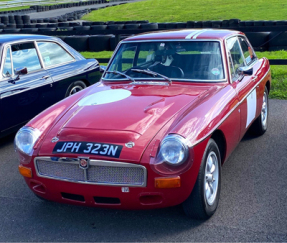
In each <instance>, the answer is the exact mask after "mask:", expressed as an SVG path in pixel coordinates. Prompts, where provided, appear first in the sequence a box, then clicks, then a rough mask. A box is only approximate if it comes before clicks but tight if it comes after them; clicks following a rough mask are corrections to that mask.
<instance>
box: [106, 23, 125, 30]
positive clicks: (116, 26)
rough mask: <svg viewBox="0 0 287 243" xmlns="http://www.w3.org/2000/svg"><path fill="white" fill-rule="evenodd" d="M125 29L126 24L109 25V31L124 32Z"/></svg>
mask: <svg viewBox="0 0 287 243" xmlns="http://www.w3.org/2000/svg"><path fill="white" fill-rule="evenodd" d="M123 28H124V24H110V25H108V29H109V30H122V29H123Z"/></svg>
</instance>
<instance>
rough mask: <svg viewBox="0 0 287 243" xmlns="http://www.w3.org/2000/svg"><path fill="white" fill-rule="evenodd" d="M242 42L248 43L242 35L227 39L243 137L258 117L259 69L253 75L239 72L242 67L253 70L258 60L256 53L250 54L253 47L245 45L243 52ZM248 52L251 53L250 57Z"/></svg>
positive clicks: (231, 74)
mask: <svg viewBox="0 0 287 243" xmlns="http://www.w3.org/2000/svg"><path fill="white" fill-rule="evenodd" d="M242 43H243V44H247V42H246V41H245V39H244V37H242V36H233V37H231V38H229V39H227V40H226V46H227V54H228V57H229V66H230V76H231V77H230V78H231V80H232V86H233V88H234V89H236V92H237V94H238V98H239V103H240V134H241V136H240V138H242V137H243V135H244V134H245V132H246V131H247V129H248V128H249V126H250V125H251V124H252V122H253V120H254V119H255V117H256V109H257V96H258V95H257V91H256V83H257V76H256V75H255V74H256V71H257V70H253V72H252V75H242V74H241V73H240V72H239V68H240V67H245V68H249V69H250V70H251V68H252V67H251V66H250V65H251V64H252V63H254V62H255V61H256V56H255V55H254V53H253V55H250V54H249V53H251V51H252V52H253V50H252V49H251V47H250V48H248V46H244V52H243V49H242V47H241V46H242V45H243V44H242ZM246 48H247V49H246ZM247 54H249V57H248V55H247Z"/></svg>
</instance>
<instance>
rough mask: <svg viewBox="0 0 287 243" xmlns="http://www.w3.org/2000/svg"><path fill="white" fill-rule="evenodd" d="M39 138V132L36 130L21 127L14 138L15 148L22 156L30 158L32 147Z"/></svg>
mask: <svg viewBox="0 0 287 243" xmlns="http://www.w3.org/2000/svg"><path fill="white" fill-rule="evenodd" d="M40 136H41V132H40V131H39V130H38V129H35V128H32V127H22V128H21V129H20V130H19V131H18V132H17V134H16V136H15V146H16V148H17V149H19V150H20V151H21V152H23V153H24V154H27V155H30V156H31V155H32V153H33V147H34V145H35V143H36V141H37V140H38V138H39V137H40Z"/></svg>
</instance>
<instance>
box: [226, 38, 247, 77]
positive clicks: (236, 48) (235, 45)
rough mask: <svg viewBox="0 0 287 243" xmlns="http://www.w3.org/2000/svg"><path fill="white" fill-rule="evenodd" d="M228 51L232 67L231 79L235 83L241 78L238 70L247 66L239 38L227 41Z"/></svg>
mask: <svg viewBox="0 0 287 243" xmlns="http://www.w3.org/2000/svg"><path fill="white" fill-rule="evenodd" d="M227 51H228V53H229V63H230V67H231V77H232V80H233V81H235V80H236V79H238V78H239V75H238V71H237V70H238V68H239V67H242V66H245V63H244V57H243V55H242V52H241V49H240V45H239V42H238V39H237V37H232V38H230V39H228V40H227Z"/></svg>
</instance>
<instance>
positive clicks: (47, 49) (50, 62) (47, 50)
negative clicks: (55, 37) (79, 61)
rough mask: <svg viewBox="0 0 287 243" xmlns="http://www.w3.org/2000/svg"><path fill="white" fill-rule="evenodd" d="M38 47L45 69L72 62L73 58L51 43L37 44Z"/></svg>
mask: <svg viewBox="0 0 287 243" xmlns="http://www.w3.org/2000/svg"><path fill="white" fill-rule="evenodd" d="M37 44H38V47H39V50H40V53H41V56H42V59H43V62H44V64H45V66H46V67H49V66H54V65H58V64H62V63H67V62H70V61H73V60H74V58H73V57H72V56H71V55H70V54H69V53H68V52H66V50H65V49H63V48H62V47H61V46H60V45H58V44H56V43H53V42H38V43H37Z"/></svg>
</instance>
